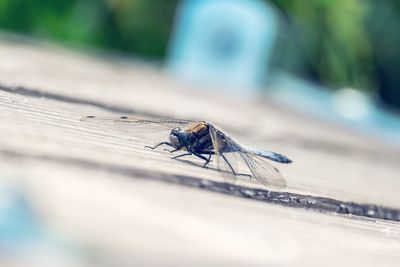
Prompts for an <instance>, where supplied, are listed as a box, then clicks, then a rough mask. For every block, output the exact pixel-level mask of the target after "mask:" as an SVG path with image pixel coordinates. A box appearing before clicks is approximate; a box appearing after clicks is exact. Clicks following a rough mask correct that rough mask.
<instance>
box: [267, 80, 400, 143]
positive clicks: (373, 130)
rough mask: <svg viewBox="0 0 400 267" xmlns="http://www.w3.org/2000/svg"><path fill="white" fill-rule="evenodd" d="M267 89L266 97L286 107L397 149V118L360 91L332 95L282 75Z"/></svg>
mask: <svg viewBox="0 0 400 267" xmlns="http://www.w3.org/2000/svg"><path fill="white" fill-rule="evenodd" d="M270 87H271V90H268V95H269V97H271V98H274V99H276V100H278V101H279V102H281V103H284V104H285V105H287V106H290V107H292V108H294V109H296V110H300V111H303V112H305V113H308V114H311V115H313V116H317V117H319V118H321V119H324V120H329V121H333V122H336V123H339V124H341V125H344V126H346V127H348V128H353V129H356V130H361V131H363V132H365V133H367V134H370V135H372V136H374V137H375V138H377V139H379V140H381V141H384V142H387V143H389V144H390V145H393V146H397V147H400V117H399V116H396V115H395V114H393V113H390V112H388V111H387V110H384V109H382V107H380V106H378V105H376V104H375V102H374V101H373V99H371V98H370V97H369V96H367V95H365V94H364V93H363V92H362V91H360V90H356V89H353V88H342V89H339V90H337V91H336V92H332V91H331V90H327V88H323V87H321V86H318V85H316V84H313V83H310V82H307V81H304V80H302V79H300V78H296V77H294V76H291V75H288V74H283V73H280V74H275V75H274V77H273V79H271V81H270Z"/></svg>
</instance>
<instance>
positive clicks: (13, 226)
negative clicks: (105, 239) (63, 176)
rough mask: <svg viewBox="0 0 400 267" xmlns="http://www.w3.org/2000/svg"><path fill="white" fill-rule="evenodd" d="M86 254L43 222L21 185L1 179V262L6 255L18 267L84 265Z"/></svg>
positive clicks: (0, 174) (0, 175)
mask: <svg viewBox="0 0 400 267" xmlns="http://www.w3.org/2000/svg"><path fill="white" fill-rule="evenodd" d="M2 175H3V174H2V173H0V178H3V177H2ZM82 256H83V254H82V253H81V252H80V248H79V246H76V245H75V244H73V243H71V242H68V241H67V240H65V239H63V238H60V237H59V236H58V235H54V234H52V233H51V231H49V230H48V229H46V228H45V227H44V225H42V224H41V222H40V220H39V218H38V216H37V214H36V213H35V212H34V210H33V208H32V206H31V203H30V202H29V199H28V198H27V195H26V193H25V192H24V191H23V190H21V188H20V187H19V186H16V185H10V184H8V183H5V182H4V181H3V180H1V182H0V261H1V259H3V258H6V259H7V260H8V261H10V262H14V263H16V264H17V265H18V266H82V265H83V263H84V261H83V257H82Z"/></svg>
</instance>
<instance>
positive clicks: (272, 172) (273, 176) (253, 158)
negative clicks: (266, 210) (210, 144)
mask: <svg viewBox="0 0 400 267" xmlns="http://www.w3.org/2000/svg"><path fill="white" fill-rule="evenodd" d="M225 143H226V146H225V149H224V150H225V151H229V152H230V153H233V154H238V155H240V158H241V159H242V160H243V161H244V163H245V165H246V166H247V168H248V169H249V170H250V172H251V174H252V176H253V177H254V178H255V179H256V180H257V181H258V182H260V183H261V184H263V185H265V186H274V187H278V188H284V187H286V183H285V180H284V179H283V177H282V175H281V173H280V172H279V170H278V169H277V168H275V167H274V166H272V165H271V164H270V163H269V162H267V159H265V158H263V157H261V156H257V155H255V154H251V153H248V152H246V149H244V148H243V147H241V146H240V145H239V144H238V143H236V142H235V141H234V140H233V139H232V138H230V137H228V136H225ZM230 153H229V154H230ZM225 154H226V153H225Z"/></svg>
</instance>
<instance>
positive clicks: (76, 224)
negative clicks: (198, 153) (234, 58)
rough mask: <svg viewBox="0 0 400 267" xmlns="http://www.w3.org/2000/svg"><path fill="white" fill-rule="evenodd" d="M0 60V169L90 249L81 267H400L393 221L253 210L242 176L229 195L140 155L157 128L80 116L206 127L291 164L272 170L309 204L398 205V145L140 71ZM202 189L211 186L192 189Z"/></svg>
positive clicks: (195, 173)
mask: <svg viewBox="0 0 400 267" xmlns="http://www.w3.org/2000/svg"><path fill="white" fill-rule="evenodd" d="M0 57H1V58H2V61H1V62H0V84H1V88H0V115H1V122H0V131H1V133H2V134H1V136H2V138H1V139H0V150H1V151H0V157H1V159H2V160H1V166H2V168H1V170H2V172H3V174H5V173H7V175H8V174H11V176H12V177H18V178H17V179H16V180H17V181H18V184H20V185H21V186H23V187H24V188H26V190H27V191H28V192H29V196H30V200H31V201H32V203H34V206H35V207H36V209H37V211H38V213H39V214H40V215H41V216H42V218H43V221H44V223H45V224H46V225H48V226H49V227H52V228H54V229H57V230H58V231H61V232H63V233H65V234H66V235H68V236H69V237H70V238H72V239H74V240H76V242H77V243H78V244H79V245H80V246H82V247H86V248H88V249H89V250H90V251H93V253H91V254H90V256H88V260H87V262H88V264H89V265H90V264H93V265H96V263H102V264H104V265H111V266H116V265H119V266H138V265H140V266H143V265H149V266H154V265H164V266H165V265H167V266H168V265H170V266H177V265H182V266H187V265H199V266H204V265H231V266H232V265H238V266H242V265H249V266H260V265H263V266H265V265H278V266H294V265H296V266H298V265H311V266H313V265H315V266H318V265H322V264H323V265H326V266H337V265H339V264H341V263H343V264H347V265H354V266H377V265H380V266H397V264H398V262H400V254H399V253H398V251H400V225H399V223H398V222H394V221H390V220H379V219H368V218H366V217H363V216H361V217H360V216H353V215H343V214H342V215H341V214H337V213H332V212H331V213H326V212H316V211H312V210H305V209H296V208H293V207H288V205H286V206H285V205H283V204H284V201H282V203H280V204H281V205H271V204H270V203H271V201H269V202H268V201H267V202H263V201H254V200H252V199H253V198H252V197H251V196H250V195H248V196H247V197H246V193H243V192H245V191H240V190H238V191H235V190H236V189H237V188H242V189H243V188H244V189H246V188H249V189H251V190H261V191H263V190H264V191H265V192H267V191H268V188H265V187H264V186H262V185H260V184H258V183H257V182H255V181H253V180H248V179H246V178H239V179H238V180H237V181H236V182H235V183H232V184H231V187H229V184H230V181H227V180H226V179H224V178H223V177H222V176H221V175H220V174H219V173H218V172H216V171H215V170H212V169H203V168H200V167H198V166H194V165H193V164H191V163H190V162H186V161H173V160H171V159H170V155H168V153H166V152H164V151H162V150H161V151H151V150H145V149H143V147H144V145H147V144H149V143H152V142H155V141H157V138H166V137H167V136H166V135H165V134H166V133H160V136H157V137H155V136H153V135H146V136H141V134H140V133H137V132H136V131H135V129H129V127H128V128H122V129H121V128H120V127H118V126H117V125H113V124H107V123H104V124H103V123H87V122H82V121H80V118H81V117H82V116H86V115H102V116H119V115H136V116H144V115H146V116H153V115H162V116H170V117H175V118H187V119H200V120H207V121H211V122H214V123H216V124H217V125H220V126H222V128H223V129H225V130H226V131H227V132H228V133H229V134H230V135H231V136H233V137H234V138H235V139H237V140H239V141H240V142H242V143H244V144H246V145H252V146H255V147H260V148H266V149H270V150H274V151H277V152H280V153H283V154H285V155H288V156H289V157H290V158H291V159H293V160H294V163H293V164H291V165H287V166H286V165H279V166H277V167H279V169H280V170H281V172H282V174H283V175H284V177H285V179H286V181H287V184H288V187H287V188H286V189H284V190H282V191H281V192H280V194H282V195H283V196H299V198H301V197H306V198H307V199H309V200H310V201H311V203H310V207H311V204H312V201H313V200H314V201H319V200H320V199H323V198H328V199H330V200H332V201H338V202H339V203H342V202H343V203H348V202H354V203H357V204H363V205H375V206H379V207H380V206H383V207H387V208H390V209H392V210H393V211H394V212H396V211H397V210H399V209H400V195H399V194H398V192H399V189H400V179H399V178H400V164H399V163H400V162H399V158H400V157H399V156H400V152H399V150H398V149H397V148H394V147H391V146H390V145H388V144H385V143H383V142H381V141H379V140H375V139H373V138H372V137H370V136H366V135H364V134H361V133H357V132H354V131H350V130H348V129H343V128H341V127H340V126H337V125H331V124H329V123H326V122H321V121H318V120H317V119H315V118H310V117H307V116H305V115H303V114H298V113H296V112H295V111H293V110H291V109H290V108H289V107H282V106H280V105H279V104H277V103H274V102H272V101H270V100H268V99H266V100H263V101H260V100H256V99H252V98H245V99H243V98H239V97H235V96H229V97H228V96H225V95H223V94H218V93H215V92H214V91H212V90H211V89H207V90H206V89H203V88H188V86H187V85H182V84H179V83H177V82H176V81H174V80H172V79H171V78H169V77H168V75H166V73H163V72H162V71H160V70H157V69H156V68H154V67H152V66H148V65H144V64H143V63H129V62H128V63H126V62H121V61H118V60H112V61H110V60H108V61H106V60H103V59H100V58H96V57H89V56H82V55H80V54H76V53H74V52H70V51H66V50H63V49H60V48H55V47H49V46H48V45H32V44H29V45H26V44H20V43H5V42H3V43H1V44H0ZM163 136H164V137H163ZM152 144H153V143H152ZM191 162H192V163H194V164H196V163H198V161H197V160H196V159H193V161H191ZM0 175H1V173H0ZM2 176H5V175H2ZM9 176H10V175H9ZM174 179H178V180H179V179H181V181H183V182H174V181H176V180H174ZM199 181H200V182H199ZM185 183H186V184H185ZM202 183H203V184H202ZM193 185H196V186H193ZM197 185H199V186H197ZM211 185H215V186H214V189H215V190H203V189H204V188H206V189H207V186H209V187H211ZM222 185H223V186H222ZM224 188H231V189H232V190H231V191H229V192H230V193H227V192H222V189H224ZM218 190H221V192H220V193H218ZM264 191H263V192H264ZM250 192H255V191H250ZM273 192H275V191H274V190H273ZM222 193H223V194H222ZM278 193H279V192H278ZM235 194H236V195H237V196H238V197H235ZM270 197H271V199H272V198H273V197H274V195H270ZM282 199H283V198H282ZM289 201H290V198H289ZM272 203H274V202H273V201H272ZM326 203H328V204H329V203H330V202H326ZM328 204H327V205H328ZM289 206H290V205H289ZM321 210H322V211H324V209H323V208H321ZM326 210H329V209H328V207H327V208H326ZM378 211H380V210H378ZM367 212H368V211H367ZM393 214H395V213H393ZM389 219H390V218H389ZM393 219H395V218H393ZM155 255H157V256H155Z"/></svg>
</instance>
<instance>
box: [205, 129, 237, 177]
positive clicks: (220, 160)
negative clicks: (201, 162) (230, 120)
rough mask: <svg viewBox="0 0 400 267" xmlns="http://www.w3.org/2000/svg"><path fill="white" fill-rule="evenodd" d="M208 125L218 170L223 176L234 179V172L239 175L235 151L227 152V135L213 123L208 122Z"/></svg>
mask: <svg viewBox="0 0 400 267" xmlns="http://www.w3.org/2000/svg"><path fill="white" fill-rule="evenodd" d="M208 126H209V127H208V129H209V133H210V136H211V141H212V144H213V148H214V152H215V158H216V165H217V168H218V170H219V171H221V173H222V174H223V176H224V177H225V178H229V180H234V181H236V176H235V175H234V174H239V175H240V173H239V169H238V157H237V153H228V152H227V150H226V148H227V146H228V143H227V142H226V140H227V138H228V137H227V136H226V135H225V134H224V133H223V132H221V131H220V130H218V129H217V128H215V126H214V125H212V124H208Z"/></svg>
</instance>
